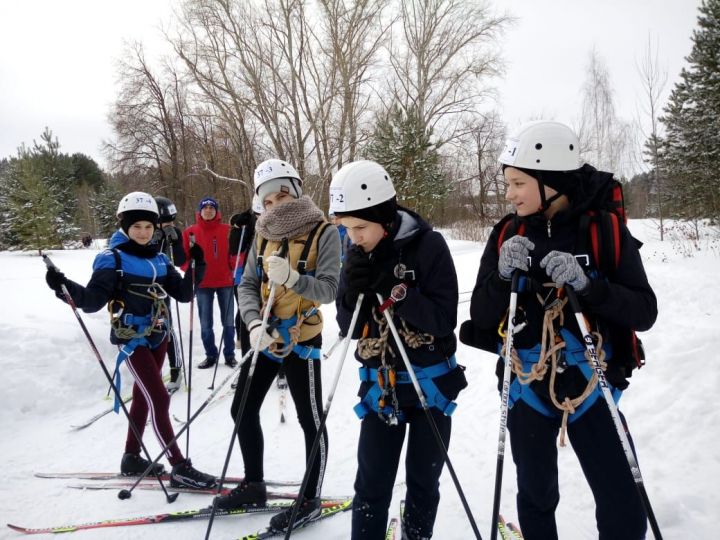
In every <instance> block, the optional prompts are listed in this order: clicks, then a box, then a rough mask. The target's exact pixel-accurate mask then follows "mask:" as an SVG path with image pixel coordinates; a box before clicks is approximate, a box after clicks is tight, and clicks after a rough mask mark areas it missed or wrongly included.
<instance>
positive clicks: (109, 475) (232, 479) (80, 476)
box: [35, 472, 300, 486]
mask: <svg viewBox="0 0 720 540" xmlns="http://www.w3.org/2000/svg"><path fill="white" fill-rule="evenodd" d="M35 476H36V477H37V478H64V479H71V480H133V479H134V478H135V477H133V476H123V475H122V474H120V473H113V472H59V473H53V472H50V473H46V472H36V473H35ZM161 478H162V479H163V480H164V481H165V482H169V481H170V475H169V474H167V473H165V474H163V475H161ZM143 481H148V482H156V479H155V476H146V477H145V478H144V479H143ZM242 481H243V477H242V476H226V477H225V483H229V484H239V483H240V482H242ZM265 483H266V484H268V485H271V486H299V485H300V482H298V481H296V480H265Z"/></svg>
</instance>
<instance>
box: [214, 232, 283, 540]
mask: <svg viewBox="0 0 720 540" xmlns="http://www.w3.org/2000/svg"><path fill="white" fill-rule="evenodd" d="M287 253H288V240H287V238H285V239H283V241H282V245H281V247H280V253H279V255H280V256H281V257H283V256H285V255H287ZM260 287H262V282H261V283H260ZM276 289H277V284H276V283H275V282H274V281H273V282H272V285H270V293H269V295H268V299H267V302H266V303H265V311H264V312H263V317H262V322H261V323H260V333H259V334H258V341H257V343H255V347H254V350H253V355H252V360H251V362H250V368H249V369H248V375H247V379H246V380H245V386H244V387H243V393H242V396H241V398H240V408H239V409H238V413H237V416H236V417H235V426H234V427H233V432H232V436H231V437H230V446H229V448H228V451H227V455H226V456H225V463H224V464H223V470H222V473H221V474H220V479H219V480H218V486H217V490H218V493H220V492H222V487H223V482H225V475H226V474H227V470H228V466H229V465H230V456H231V455H232V451H233V447H234V446H235V438H236V437H237V433H238V431H239V430H240V421H241V420H242V416H243V412H244V411H245V404H246V403H247V398H248V395H249V394H250V385H251V384H252V378H253V374H254V373H255V366H256V365H257V360H258V356H259V355H260V342H261V341H262V337H263V332H265V331H266V330H267V327H268V319H269V318H270V312H271V311H272V307H273V303H274V302H275V291H276ZM216 512H217V497H214V498H213V503H212V510H211V512H210V520H209V521H208V528H207V531H206V533H205V540H208V539H209V538H210V531H211V530H212V526H213V522H214V521H215V513H216Z"/></svg>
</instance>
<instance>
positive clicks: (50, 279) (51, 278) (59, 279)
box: [45, 266, 68, 297]
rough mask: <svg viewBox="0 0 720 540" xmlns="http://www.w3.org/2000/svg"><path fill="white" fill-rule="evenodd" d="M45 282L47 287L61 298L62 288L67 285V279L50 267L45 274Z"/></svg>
mask: <svg viewBox="0 0 720 540" xmlns="http://www.w3.org/2000/svg"><path fill="white" fill-rule="evenodd" d="M45 281H46V282H47V284H48V287H50V288H51V289H52V290H53V291H55V294H57V295H58V296H59V297H62V296H63V292H62V286H63V285H67V283H68V279H67V278H66V277H65V274H63V273H62V272H61V271H60V270H58V269H57V268H55V267H54V266H50V267H49V268H48V269H47V273H46V274H45Z"/></svg>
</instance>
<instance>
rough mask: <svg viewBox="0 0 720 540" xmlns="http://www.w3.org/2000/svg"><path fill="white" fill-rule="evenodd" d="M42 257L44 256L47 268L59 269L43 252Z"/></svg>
mask: <svg viewBox="0 0 720 540" xmlns="http://www.w3.org/2000/svg"><path fill="white" fill-rule="evenodd" d="M41 256H42V260H43V262H44V263H45V266H47V267H48V268H54V269H55V270H57V269H58V267H57V266H55V263H53V262H52V261H51V260H50V257H48V256H47V255H45V254H44V253H42V252H41Z"/></svg>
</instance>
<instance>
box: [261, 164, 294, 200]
mask: <svg viewBox="0 0 720 540" xmlns="http://www.w3.org/2000/svg"><path fill="white" fill-rule="evenodd" d="M276 178H291V179H293V180H297V182H298V185H299V186H302V179H301V178H300V175H299V174H298V172H297V171H296V170H295V167H293V166H292V165H290V164H289V163H288V162H287V161H283V160H282V159H266V160H265V161H263V162H262V163H261V164H260V165H258V166H257V168H256V169H255V180H254V182H255V193H258V188H259V187H260V186H262V185H263V184H265V183H267V182H269V181H270V180H275V179H276Z"/></svg>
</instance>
